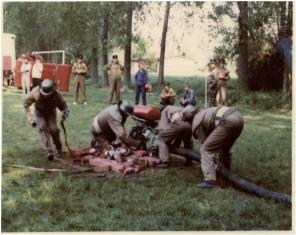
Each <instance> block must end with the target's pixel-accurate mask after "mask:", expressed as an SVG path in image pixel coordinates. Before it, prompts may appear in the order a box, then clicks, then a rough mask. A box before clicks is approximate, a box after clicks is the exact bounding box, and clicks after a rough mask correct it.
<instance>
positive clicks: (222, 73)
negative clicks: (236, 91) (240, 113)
mask: <svg viewBox="0 0 296 235" xmlns="http://www.w3.org/2000/svg"><path fill="white" fill-rule="evenodd" d="M219 64H220V67H219V73H218V84H217V85H218V92H217V96H216V101H217V104H222V105H224V104H225V102H226V95H227V90H226V82H227V81H228V80H229V79H230V77H229V70H228V69H227V68H225V60H224V59H220V60H219Z"/></svg>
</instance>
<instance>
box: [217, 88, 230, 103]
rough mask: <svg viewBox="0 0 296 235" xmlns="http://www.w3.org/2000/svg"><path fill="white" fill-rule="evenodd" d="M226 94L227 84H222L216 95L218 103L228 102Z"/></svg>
mask: <svg viewBox="0 0 296 235" xmlns="http://www.w3.org/2000/svg"><path fill="white" fill-rule="evenodd" d="M226 95H227V89H226V85H220V86H219V89H218V92H217V95H216V101H217V104H222V105H224V104H225V102H226Z"/></svg>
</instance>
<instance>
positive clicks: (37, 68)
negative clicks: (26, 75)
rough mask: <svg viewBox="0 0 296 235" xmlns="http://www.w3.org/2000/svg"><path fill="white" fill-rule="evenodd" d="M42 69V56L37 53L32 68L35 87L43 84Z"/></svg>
mask: <svg viewBox="0 0 296 235" xmlns="http://www.w3.org/2000/svg"><path fill="white" fill-rule="evenodd" d="M42 71H43V65H42V63H41V61H40V57H39V56H38V55H37V56H35V63H34V64H33V68H32V80H33V87H36V86H39V85H40V84H41V77H42Z"/></svg>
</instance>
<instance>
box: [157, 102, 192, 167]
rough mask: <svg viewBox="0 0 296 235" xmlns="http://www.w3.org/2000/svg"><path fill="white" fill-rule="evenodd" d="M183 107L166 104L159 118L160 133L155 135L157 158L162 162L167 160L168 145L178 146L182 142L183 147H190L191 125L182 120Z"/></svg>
mask: <svg viewBox="0 0 296 235" xmlns="http://www.w3.org/2000/svg"><path fill="white" fill-rule="evenodd" d="M182 110H183V108H182V107H178V106H171V105H168V106H167V107H166V108H165V109H164V110H163V111H162V112H161V118H160V123H159V124H160V130H161V131H160V133H159V135H158V137H157V140H158V146H159V158H160V160H161V161H162V162H169V158H170V151H169V147H170V146H171V145H173V146H174V147H178V146H180V144H181V143H182V142H183V144H184V147H185V148H192V141H191V136H192V134H191V125H190V123H189V122H185V121H183V120H182V114H181V112H182Z"/></svg>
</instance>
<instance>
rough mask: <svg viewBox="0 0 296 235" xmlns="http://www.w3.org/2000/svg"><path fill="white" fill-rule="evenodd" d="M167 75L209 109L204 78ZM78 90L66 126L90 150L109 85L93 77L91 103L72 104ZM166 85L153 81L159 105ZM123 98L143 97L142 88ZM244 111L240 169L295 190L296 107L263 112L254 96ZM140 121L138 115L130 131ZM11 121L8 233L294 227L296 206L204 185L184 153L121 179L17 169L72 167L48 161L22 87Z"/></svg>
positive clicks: (5, 180) (13, 97)
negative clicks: (164, 166) (295, 138)
mask: <svg viewBox="0 0 296 235" xmlns="http://www.w3.org/2000/svg"><path fill="white" fill-rule="evenodd" d="M153 80H155V78H153V77H152V81H153ZM167 80H168V81H170V82H171V85H172V87H173V88H174V89H175V90H176V91H177V92H178V94H179V95H180V94H181V92H182V84H183V83H184V82H185V81H189V82H191V83H192V87H193V88H194V90H195V91H196V92H197V94H198V100H199V104H200V105H203V103H204V81H203V78H201V77H190V78H189V77H184V78H182V77H179V78H176V77H168V78H167ZM229 86H230V92H229V93H230V96H235V91H236V89H235V87H236V83H235V80H232V81H230V83H229ZM71 88H72V89H71V92H70V93H67V94H64V97H65V98H66V100H67V102H68V105H69V109H70V117H69V119H68V120H67V122H66V127H67V131H68V136H69V142H70V145H71V146H72V147H84V146H88V145H89V143H90V126H91V123H92V119H93V117H94V116H95V114H96V113H97V112H98V111H99V110H101V109H103V108H104V107H106V105H107V104H106V103H107V89H106V88H100V89H97V88H96V86H95V85H93V84H92V82H91V81H90V80H88V81H87V86H86V89H87V98H88V105H87V106H83V105H77V106H73V105H72V97H73V96H72V93H73V86H72V87H71ZM160 90H161V87H156V86H155V87H154V92H153V93H151V94H149V95H148V101H149V103H151V104H154V105H157V104H158V95H159V92H160ZM275 95H276V94H275ZM122 96H123V98H124V99H131V100H134V92H133V91H128V92H126V93H124V94H123V95H122ZM269 96H270V97H273V95H269ZM269 96H268V97H269ZM253 101H254V100H252V102H253ZM237 107H238V109H239V110H240V111H241V113H242V114H243V116H244V118H245V128H244V130H243V133H242V135H241V137H240V138H239V139H238V141H237V143H236V144H235V146H234V148H233V150H232V152H233V171H234V172H235V173H236V174H238V175H240V176H242V177H244V178H246V179H248V180H250V181H252V182H254V183H256V184H258V185H260V186H264V187H267V188H269V189H271V190H274V191H278V192H283V193H287V194H290V195H291V193H292V189H291V160H292V158H291V156H292V154H291V134H292V113H291V112H286V111H282V110H280V109H272V110H264V109H260V107H261V106H256V105H254V106H252V103H251V101H250V103H248V104H245V103H239V104H237ZM132 124H133V121H132V120H131V119H129V120H128V122H127V125H126V128H127V129H130V127H131V126H132ZM2 127H3V133H2V137H3V142H2V218H1V225H2V232H45V231H46V232H59V231H61V232H63V231H135V230H136V231H157V230H160V231H173V230H176V231H225V230H231V231H236V230H256V231H258V230H291V229H292V215H291V208H287V207H286V206H285V205H282V204H279V203H275V202H273V201H269V200H265V199H260V198H257V197H254V196H251V195H248V194H245V193H242V192H239V191H237V190H234V189H233V188H231V187H226V188H217V189H213V190H209V191H201V190H198V189H196V187H195V185H196V184H197V183H199V182H201V181H202V180H203V177H202V172H201V169H200V165H199V164H196V165H194V166H190V167H186V166H184V164H183V163H182V162H178V161H177V160H176V159H175V160H174V162H173V166H172V167H171V168H170V169H168V170H155V171H153V172H147V173H145V174H141V175H134V176H133V175H131V176H126V177H121V178H117V177H112V176H110V177H106V178H94V177H89V176H83V175H81V176H77V175H69V174H62V173H38V172H33V171H30V170H25V169H17V168H12V167H11V165H12V164H19V165H28V166H34V167H42V168H43V167H47V168H62V167H63V166H61V165H59V164H58V163H54V162H53V163H52V162H48V161H47V160H46V159H45V158H44V152H43V149H42V145H41V142H40V140H39V135H38V131H37V130H35V129H32V128H31V127H30V126H29V125H28V124H27V123H26V121H25V114H24V111H23V108H22V96H21V92H20V91H17V90H13V89H4V90H3V123H2ZM62 135H63V134H62V132H61V137H63V136H62ZM62 139H63V138H62ZM195 146H198V143H197V142H196V141H195ZM64 150H65V148H64Z"/></svg>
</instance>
